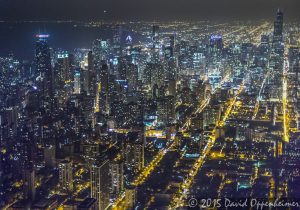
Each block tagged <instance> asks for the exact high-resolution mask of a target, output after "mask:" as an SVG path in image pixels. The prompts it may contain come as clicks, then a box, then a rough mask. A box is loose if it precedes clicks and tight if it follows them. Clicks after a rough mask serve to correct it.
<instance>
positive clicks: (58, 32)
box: [0, 22, 112, 59]
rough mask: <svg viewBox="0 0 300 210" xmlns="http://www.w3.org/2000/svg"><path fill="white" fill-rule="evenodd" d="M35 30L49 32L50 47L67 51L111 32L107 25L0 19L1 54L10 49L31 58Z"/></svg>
mask: <svg viewBox="0 0 300 210" xmlns="http://www.w3.org/2000/svg"><path fill="white" fill-rule="evenodd" d="M76 25H77V26H76ZM38 33H47V34H50V39H49V44H50V45H51V47H53V48H62V49H63V50H70V51H71V50H73V49H74V48H90V47H91V43H92V41H93V40H95V39H97V38H105V39H107V38H109V37H111V34H112V32H111V29H110V27H108V26H101V27H85V26H83V25H81V24H78V23H74V22H66V23H36V22H34V23H28V22H26V23H24V22H22V23H15V22H13V23H12V22H10V23H7V22H0V56H7V55H8V54H9V53H10V52H12V53H13V54H14V55H16V57H18V58H22V59H32V58H33V55H34V42H35V38H34V37H35V34H38Z"/></svg>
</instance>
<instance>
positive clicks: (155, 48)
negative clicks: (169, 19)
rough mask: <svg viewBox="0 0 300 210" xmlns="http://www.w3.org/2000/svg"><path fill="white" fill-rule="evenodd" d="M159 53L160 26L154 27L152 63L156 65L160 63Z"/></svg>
mask: <svg viewBox="0 0 300 210" xmlns="http://www.w3.org/2000/svg"><path fill="white" fill-rule="evenodd" d="M159 51H160V42H159V26H156V25H154V26H152V61H153V62H154V63H158V62H159Z"/></svg>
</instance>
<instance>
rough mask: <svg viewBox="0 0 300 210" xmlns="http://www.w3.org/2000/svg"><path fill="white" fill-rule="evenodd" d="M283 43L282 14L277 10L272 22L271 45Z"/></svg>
mask: <svg viewBox="0 0 300 210" xmlns="http://www.w3.org/2000/svg"><path fill="white" fill-rule="evenodd" d="M277 42H283V12H282V11H281V10H280V9H278V11H277V13H276V20H275V21H274V32H273V44H274V43H277Z"/></svg>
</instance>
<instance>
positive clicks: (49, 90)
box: [35, 34, 53, 98]
mask: <svg viewBox="0 0 300 210" xmlns="http://www.w3.org/2000/svg"><path fill="white" fill-rule="evenodd" d="M48 38H49V35H46V34H38V35H36V46H35V67H36V73H37V75H38V78H39V81H41V82H40V87H39V88H40V89H41V91H42V94H43V97H44V98H47V97H48V98H52V97H53V72H52V66H51V55H50V48H49V45H48Z"/></svg>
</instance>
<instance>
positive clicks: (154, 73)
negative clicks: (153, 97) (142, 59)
mask: <svg viewBox="0 0 300 210" xmlns="http://www.w3.org/2000/svg"><path fill="white" fill-rule="evenodd" d="M143 76H144V78H143V80H144V83H145V84H146V85H148V86H150V87H153V85H155V84H157V85H158V86H161V85H162V84H163V83H164V67H163V66H162V65H160V64H156V63H147V65H146V68H145V70H144V75H143Z"/></svg>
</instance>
